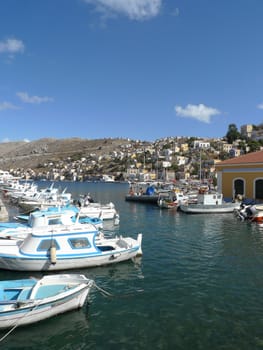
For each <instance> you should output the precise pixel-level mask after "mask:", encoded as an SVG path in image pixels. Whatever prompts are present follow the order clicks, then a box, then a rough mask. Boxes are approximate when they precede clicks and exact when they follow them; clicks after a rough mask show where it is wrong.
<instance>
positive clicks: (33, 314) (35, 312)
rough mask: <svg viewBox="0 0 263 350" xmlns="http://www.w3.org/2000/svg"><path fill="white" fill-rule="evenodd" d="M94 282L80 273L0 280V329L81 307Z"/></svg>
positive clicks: (33, 321)
mask: <svg viewBox="0 0 263 350" xmlns="http://www.w3.org/2000/svg"><path fill="white" fill-rule="evenodd" d="M93 285H94V281H93V280H91V279H88V278H86V277H85V276H84V275H81V274H57V275H48V276H44V277H42V278H41V279H35V278H28V279H19V280H5V281H0V328H13V327H17V326H23V325H27V324H31V323H35V322H38V321H41V320H44V319H46V318H49V317H52V316H55V315H57V314H61V313H65V312H67V311H69V310H74V309H78V308H81V307H82V306H83V305H84V303H85V301H86V299H87V296H88V294H89V292H90V289H91V287H92V286H93Z"/></svg>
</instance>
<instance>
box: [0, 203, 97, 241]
mask: <svg viewBox="0 0 263 350" xmlns="http://www.w3.org/2000/svg"><path fill="white" fill-rule="evenodd" d="M16 219H17V220H19V221H20V222H1V223H0V238H14V239H17V238H25V237H26V236H27V235H28V234H29V233H31V232H33V231H34V230H35V229H36V228H40V227H42V228H43V227H45V226H50V227H53V226H54V225H56V226H59V225H60V226H61V225H66V226H67V227H68V226H69V225H75V224H76V223H77V222H79V223H81V224H92V225H94V226H95V227H96V228H97V229H98V230H99V229H102V228H103V221H102V219H100V218H89V217H86V216H82V217H80V216H79V211H78V209H77V208H76V207H74V206H72V207H63V208H60V207H52V208H49V209H47V210H36V211H34V212H32V213H30V214H29V215H18V216H17V217H16Z"/></svg>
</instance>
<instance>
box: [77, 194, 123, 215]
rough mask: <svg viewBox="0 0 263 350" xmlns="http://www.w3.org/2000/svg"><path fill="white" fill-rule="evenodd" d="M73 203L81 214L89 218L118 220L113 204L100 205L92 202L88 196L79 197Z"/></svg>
mask: <svg viewBox="0 0 263 350" xmlns="http://www.w3.org/2000/svg"><path fill="white" fill-rule="evenodd" d="M73 203H74V204H75V205H76V206H79V208H80V211H81V214H82V215H86V216H89V217H91V218H100V219H102V220H113V219H117V220H118V219H119V214H118V212H117V210H116V208H115V205H114V203H112V202H110V203H106V204H102V203H99V202H94V200H93V199H92V197H91V196H90V194H87V195H86V196H81V197H80V198H79V199H78V200H74V201H73Z"/></svg>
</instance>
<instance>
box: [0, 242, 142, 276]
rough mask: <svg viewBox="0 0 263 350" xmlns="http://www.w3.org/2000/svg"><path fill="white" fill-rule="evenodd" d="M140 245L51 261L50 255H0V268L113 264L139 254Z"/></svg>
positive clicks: (56, 267) (59, 267) (69, 268)
mask: <svg viewBox="0 0 263 350" xmlns="http://www.w3.org/2000/svg"><path fill="white" fill-rule="evenodd" d="M140 249H141V248H140V246H139V245H137V246H134V247H132V248H130V249H125V250H114V251H109V252H104V253H102V254H97V255H95V254H93V255H92V254H91V255H88V256H86V257H85V256H76V257H73V256H71V257H70V256H69V257H65V256H64V257H63V256H60V255H57V256H56V262H55V263H52V261H51V259H50V257H42V258H41V257H36V256H35V257H34V256H31V257H30V256H22V255H20V256H19V255H17V256H14V255H13V256H11V255H3V254H1V256H0V268H1V269H5V270H12V271H59V270H71V269H79V268H80V269H81V268H89V267H96V266H103V265H109V264H115V263H118V262H123V261H126V260H130V259H132V258H134V257H136V256H138V255H140Z"/></svg>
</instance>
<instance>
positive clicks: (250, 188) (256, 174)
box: [215, 151, 263, 201]
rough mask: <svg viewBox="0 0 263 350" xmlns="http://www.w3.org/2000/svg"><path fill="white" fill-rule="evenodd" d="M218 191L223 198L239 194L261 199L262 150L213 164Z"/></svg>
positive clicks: (262, 181) (231, 197) (262, 194)
mask: <svg viewBox="0 0 263 350" xmlns="http://www.w3.org/2000/svg"><path fill="white" fill-rule="evenodd" d="M215 167H216V172H217V186H218V192H222V193H223V196H224V198H227V199H233V198H236V196H237V195H241V196H243V197H244V198H246V199H253V200H257V201H263V151H258V152H253V153H248V154H245V155H243V156H240V157H236V158H231V159H227V160H225V161H222V162H220V163H217V164H216V165H215Z"/></svg>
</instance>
